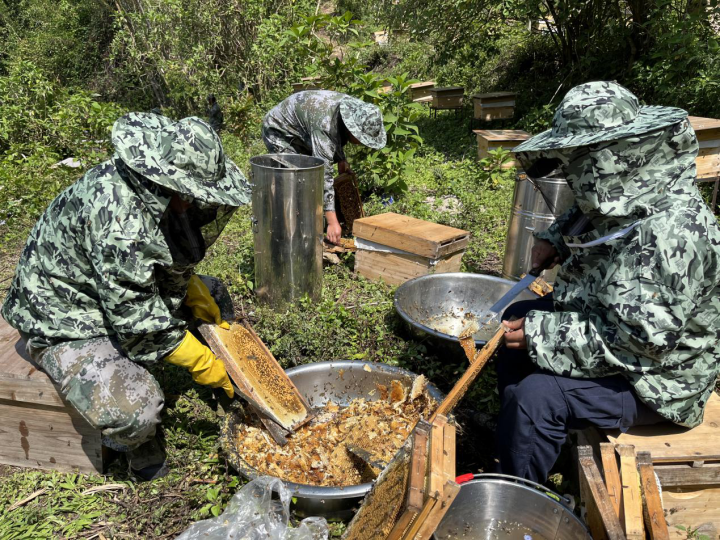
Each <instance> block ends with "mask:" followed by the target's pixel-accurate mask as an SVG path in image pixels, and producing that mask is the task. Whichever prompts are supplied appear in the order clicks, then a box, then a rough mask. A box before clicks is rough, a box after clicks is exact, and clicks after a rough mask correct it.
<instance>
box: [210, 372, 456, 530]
mask: <svg viewBox="0 0 720 540" xmlns="http://www.w3.org/2000/svg"><path fill="white" fill-rule="evenodd" d="M366 366H369V368H370V371H366ZM286 373H287V375H288V377H290V379H291V380H292V382H293V383H295V386H297V389H298V390H299V391H300V393H301V394H302V395H303V396H304V397H305V399H307V401H308V403H309V404H310V406H311V407H312V408H319V407H322V406H324V405H325V404H326V403H327V402H328V401H334V402H335V403H339V404H343V405H347V404H349V403H350V402H351V401H352V400H353V399H356V398H365V399H367V400H368V401H375V400H377V399H379V398H380V396H379V392H378V391H377V386H376V385H377V384H383V385H386V386H389V385H390V381H392V380H400V381H401V382H402V384H403V385H404V386H406V387H410V386H412V383H413V380H414V379H415V377H417V375H415V374H414V373H411V372H409V371H407V370H404V369H401V368H397V367H392V366H387V365H385V364H377V363H372V362H363V361H357V360H343V361H337V362H317V363H315V364H306V365H303V366H299V367H295V368H292V369H288V370H287V372H286ZM427 391H428V394H430V396H432V397H433V398H434V399H435V400H437V401H438V402H439V401H442V399H443V397H444V395H443V394H442V393H441V392H440V391H439V390H438V389H437V388H436V387H435V386H433V385H432V384H429V383H428V385H427ZM371 392H372V393H371ZM239 423H240V419H239V418H238V415H237V414H236V413H233V412H232V411H230V412H229V413H228V414H226V416H225V421H224V422H223V426H222V430H221V436H220V443H221V445H222V447H223V449H224V450H225V453H226V454H227V456H228V461H229V462H230V464H231V465H232V466H233V467H234V468H235V469H236V470H237V471H238V472H239V473H240V474H242V475H243V476H244V477H245V478H248V479H254V478H256V477H257V476H259V475H258V472H257V471H256V470H255V469H253V468H252V467H250V466H249V465H248V464H247V463H246V462H245V461H244V460H243V459H242V457H241V456H240V454H239V453H238V452H237V449H236V447H235V443H234V441H235V430H236V429H237V427H238V424H239ZM285 485H286V486H287V487H288V489H290V491H292V492H293V496H294V497H296V500H297V502H296V503H295V506H294V508H293V509H294V511H295V513H296V514H297V515H299V516H301V517H302V516H323V517H326V518H336V519H350V518H351V517H352V516H353V514H354V510H355V509H357V506H358V504H359V502H360V500H361V499H362V498H363V497H364V496H365V494H366V493H367V492H368V491H369V490H370V488H371V487H372V483H369V482H368V483H365V484H359V485H356V486H346V487H322V486H310V485H305V484H296V483H294V482H285Z"/></svg>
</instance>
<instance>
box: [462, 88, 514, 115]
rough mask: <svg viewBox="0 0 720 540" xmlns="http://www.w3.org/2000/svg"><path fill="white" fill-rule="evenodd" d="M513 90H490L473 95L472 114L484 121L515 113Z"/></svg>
mask: <svg viewBox="0 0 720 540" xmlns="http://www.w3.org/2000/svg"><path fill="white" fill-rule="evenodd" d="M516 96H517V94H516V93H515V92H491V93H489V94H475V95H474V96H473V116H474V118H478V119H480V120H483V121H485V122H489V121H491V120H503V119H506V118H512V117H513V116H514V115H515V97H516Z"/></svg>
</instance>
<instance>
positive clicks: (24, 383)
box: [0, 379, 65, 407]
mask: <svg viewBox="0 0 720 540" xmlns="http://www.w3.org/2000/svg"><path fill="white" fill-rule="evenodd" d="M0 399H4V400H7V401H21V402H25V403H38V404H40V405H47V406H49V407H65V402H64V401H63V398H62V396H61V394H60V390H59V385H57V386H56V385H54V384H52V383H51V382H50V380H49V379H48V381H46V382H36V381H32V380H30V381H28V380H6V379H0Z"/></svg>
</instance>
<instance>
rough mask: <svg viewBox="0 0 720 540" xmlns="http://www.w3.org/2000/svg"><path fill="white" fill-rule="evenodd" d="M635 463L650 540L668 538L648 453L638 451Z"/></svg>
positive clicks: (664, 539)
mask: <svg viewBox="0 0 720 540" xmlns="http://www.w3.org/2000/svg"><path fill="white" fill-rule="evenodd" d="M637 465H638V472H639V474H640V487H641V488H642V497H643V515H644V517H645V526H646V527H647V529H648V533H649V534H650V540H670V534H669V532H668V526H667V523H666V522H665V513H664V512H663V507H662V500H661V499H660V491H659V489H658V485H657V481H656V480H655V471H654V470H653V464H652V459H651V458H650V453H649V452H638V454H637Z"/></svg>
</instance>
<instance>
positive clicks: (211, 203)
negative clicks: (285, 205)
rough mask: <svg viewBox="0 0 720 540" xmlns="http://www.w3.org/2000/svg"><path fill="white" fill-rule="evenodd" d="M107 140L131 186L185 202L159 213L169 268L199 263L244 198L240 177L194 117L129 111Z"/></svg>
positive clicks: (245, 186)
mask: <svg viewBox="0 0 720 540" xmlns="http://www.w3.org/2000/svg"><path fill="white" fill-rule="evenodd" d="M112 141H113V144H114V145H115V149H116V151H117V156H118V157H119V158H120V160H121V161H122V164H124V166H126V167H127V169H128V171H129V172H130V176H132V177H134V179H135V181H136V182H138V183H140V184H147V183H148V182H150V183H152V184H155V185H156V186H159V187H160V188H161V189H162V190H163V191H165V192H166V193H169V194H178V195H179V196H180V198H181V199H183V200H184V201H186V202H188V203H190V206H189V207H188V208H187V210H185V211H183V212H179V213H176V212H172V211H167V212H164V217H163V220H162V222H161V228H162V230H163V233H164V235H165V238H166V240H167V243H168V246H169V247H170V251H171V253H172V256H173V261H174V263H175V264H178V265H180V266H188V265H194V264H197V263H198V262H200V260H202V258H203V257H204V256H205V252H206V250H207V248H209V247H210V246H211V245H212V244H213V243H214V242H215V240H217V238H218V236H219V235H220V233H221V232H222V231H223V229H224V228H225V226H226V225H227V223H228V221H229V220H230V218H231V217H232V215H233V213H234V212H235V211H236V210H237V208H238V207H239V206H242V205H244V204H247V202H248V201H249V200H250V189H249V186H248V183H247V181H246V179H245V176H244V175H243V174H242V172H241V171H240V170H239V169H238V167H237V166H236V165H235V164H234V163H233V162H232V161H231V160H230V159H228V158H226V157H225V155H224V152H223V148H222V143H221V141H220V138H219V137H218V135H217V133H216V132H215V131H214V130H213V129H212V128H211V127H210V126H209V125H208V124H206V123H205V122H204V121H203V120H201V119H199V118H195V117H190V118H185V119H183V120H180V121H179V122H173V121H172V120H170V119H169V118H166V117H164V116H161V115H158V114H152V113H130V114H127V115H125V116H123V117H122V118H120V119H119V120H118V121H117V122H115V125H114V126H113V130H112Z"/></svg>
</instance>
